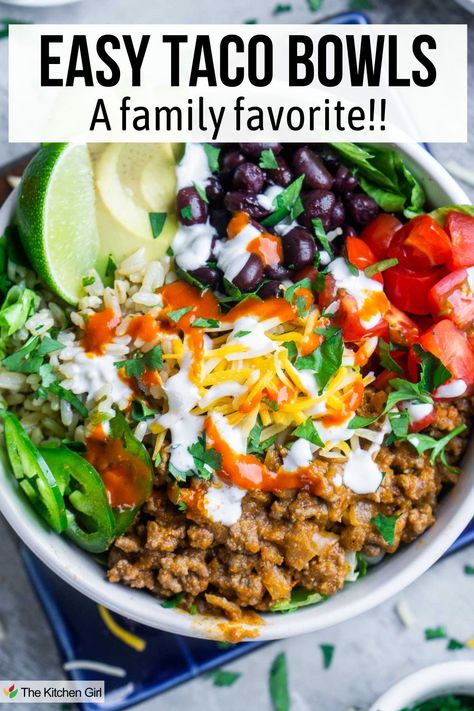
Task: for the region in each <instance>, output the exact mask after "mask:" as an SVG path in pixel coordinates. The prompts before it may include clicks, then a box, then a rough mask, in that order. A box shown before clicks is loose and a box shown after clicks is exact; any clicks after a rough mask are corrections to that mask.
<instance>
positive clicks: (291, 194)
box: [260, 175, 304, 227]
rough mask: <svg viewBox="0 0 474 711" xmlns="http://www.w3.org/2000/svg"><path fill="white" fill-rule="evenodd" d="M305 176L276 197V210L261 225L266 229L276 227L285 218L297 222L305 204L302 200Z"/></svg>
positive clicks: (301, 176)
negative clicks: (301, 194)
mask: <svg viewBox="0 0 474 711" xmlns="http://www.w3.org/2000/svg"><path fill="white" fill-rule="evenodd" d="M303 181H304V175H300V177H299V178H297V179H296V180H294V181H293V182H292V183H290V184H289V185H288V187H286V188H285V189H284V190H283V192H282V193H280V194H279V195H277V196H276V198H275V202H276V210H275V211H274V212H272V213H271V214H270V215H268V217H265V219H264V220H261V222H260V224H261V225H263V226H264V227H274V226H275V225H277V224H278V223H279V222H281V221H282V220H284V219H285V217H291V219H292V220H295V219H296V218H297V217H298V215H301V213H302V212H303V210H304V208H303V203H302V202H301V199H300V192H301V188H302V186H303Z"/></svg>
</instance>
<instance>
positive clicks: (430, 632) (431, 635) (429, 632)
mask: <svg viewBox="0 0 474 711" xmlns="http://www.w3.org/2000/svg"><path fill="white" fill-rule="evenodd" d="M447 636H448V632H447V630H446V627H441V626H440V627H427V628H426V629H425V639H426V640H430V639H446V638H447Z"/></svg>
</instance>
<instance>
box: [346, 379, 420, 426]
mask: <svg viewBox="0 0 474 711" xmlns="http://www.w3.org/2000/svg"><path fill="white" fill-rule="evenodd" d="M390 385H391V386H392V388H393V391H392V392H390V393H389V394H388V396H387V402H386V403H385V407H384V409H383V410H382V412H381V413H380V414H379V415H375V416H374V417H359V415H355V417H353V418H352V420H351V421H350V422H349V428H350V429H353V430H354V429H355V430H357V429H359V428H360V427H367V426H368V425H371V424H372V423H373V422H376V420H378V419H379V417H381V416H382V415H386V414H387V412H390V410H393V408H394V407H395V405H397V404H398V403H399V402H403V401H404V400H415V401H416V402H426V403H429V404H432V403H433V398H432V397H431V395H430V394H429V392H427V391H426V390H425V389H424V388H422V387H421V383H411V382H410V381H409V380H404V379H402V378H393V379H392V380H391V381H390Z"/></svg>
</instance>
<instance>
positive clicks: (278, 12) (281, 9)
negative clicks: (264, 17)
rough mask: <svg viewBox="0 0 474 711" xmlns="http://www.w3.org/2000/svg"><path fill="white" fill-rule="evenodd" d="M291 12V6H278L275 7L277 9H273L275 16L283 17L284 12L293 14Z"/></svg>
mask: <svg viewBox="0 0 474 711" xmlns="http://www.w3.org/2000/svg"><path fill="white" fill-rule="evenodd" d="M291 10H292V6H291V5H282V4H278V5H275V7H274V8H273V15H281V14H282V13H283V12H291Z"/></svg>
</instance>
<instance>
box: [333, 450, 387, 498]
mask: <svg viewBox="0 0 474 711" xmlns="http://www.w3.org/2000/svg"><path fill="white" fill-rule="evenodd" d="M342 479H343V481H344V485H345V486H347V488H348V489H351V491H353V492H354V493H355V494H373V493H374V492H375V491H377V489H378V488H379V486H380V484H381V483H382V472H381V471H380V469H379V468H378V466H377V464H376V463H375V462H374V460H373V459H372V455H371V453H370V451H369V450H365V449H356V450H354V451H352V452H350V454H349V456H348V458H347V461H346V463H345V464H344V472H343V475H342Z"/></svg>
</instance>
